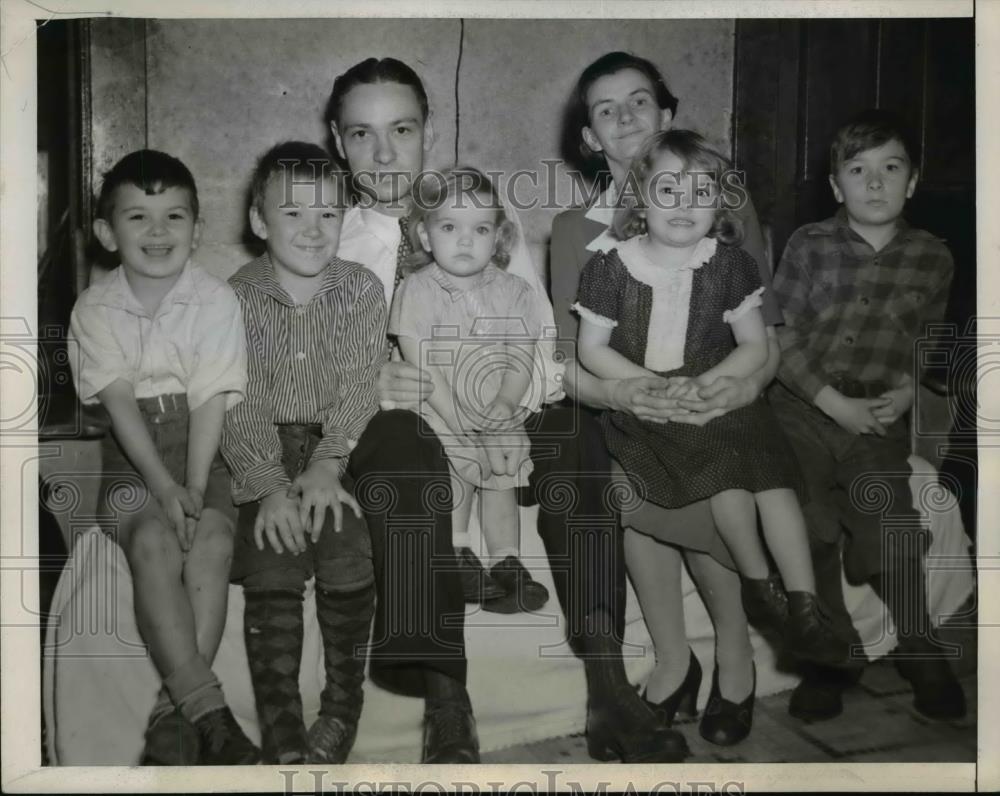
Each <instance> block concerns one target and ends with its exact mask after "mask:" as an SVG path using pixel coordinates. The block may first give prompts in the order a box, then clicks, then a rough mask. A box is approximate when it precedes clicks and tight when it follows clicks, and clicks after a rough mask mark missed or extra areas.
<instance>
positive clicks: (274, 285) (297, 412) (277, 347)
mask: <svg viewBox="0 0 1000 796" xmlns="http://www.w3.org/2000/svg"><path fill="white" fill-rule="evenodd" d="M229 283H230V284H231V285H232V286H233V289H234V290H235V291H236V295H237V297H238V298H239V300H240V304H241V305H242V307H243V323H244V326H245V328H246V335H247V354H248V360H249V368H248V383H247V393H246V400H244V401H243V402H242V403H240V404H238V405H237V406H236V407H235V408H234V409H233V410H231V411H230V412H229V413H228V414H227V415H226V422H225V425H224V427H223V432H222V455H223V457H224V458H225V460H226V463H227V464H228V465H229V469H230V472H231V473H232V475H233V499H234V500H235V501H236V503H247V502H250V501H253V500H260V499H261V498H263V497H265V496H267V495H269V494H271V493H272V492H277V491H278V490H281V489H287V488H288V486H289V485H290V482H289V479H288V476H287V475H286V474H285V470H284V468H283V467H282V466H281V443H280V441H279V439H278V431H277V428H276V424H285V423H294V424H312V423H315V424H318V425H320V426H322V434H323V439H322V440H321V441H320V443H319V445H317V446H316V450H315V451H314V453H313V455H312V460H313V461H316V460H319V459H339V460H340V461H339V465H340V474H341V475H343V473H344V470H345V469H346V467H347V457H348V455H349V454H350V451H351V448H352V447H353V445H354V443H356V442H357V440H358V438H359V437H360V436H361V433H362V431H364V428H365V426H366V425H367V423H368V421H369V420H370V419H371V417H372V416H373V415H374V414H375V412H376V411H377V409H378V399H377V395H376V389H375V387H376V380H377V377H378V371H379V368H381V366H382V364H383V363H384V362H385V359H386V352H387V346H386V332H385V327H386V309H385V299H384V296H383V291H382V284H381V283H380V282H379V280H378V278H377V277H375V276H374V275H373V274H372V273H371V272H370V271H368V270H367V269H365V268H364V267H362V266H360V265H358V264H357V263H352V262H347V261H346V260H341V259H339V258H335V259H334V260H333V262H332V263H330V265H329V266H327V269H326V271H325V272H324V274H323V281H322V284H321V285H320V288H319V290H318V291H317V292H316V295H315V296H313V297H312V299H311V300H310V301H309V303H308V304H301V305H297V304H296V303H295V302H294V301H293V300H292V298H291V297H290V296H289V295H288V293H287V292H286V291H285V289H284V288H283V287H281V285H280V284H279V283H278V280H277V278H276V277H275V275H274V270H273V268H272V266H271V261H270V258H269V257H268V255H266V254H265V255H263V256H262V257H258V258H257V259H256V260H253V261H252V262H249V263H247V264H246V265H244V266H243V267H242V268H241V269H240V270H239V271H237V272H236V273H235V274H234V275H233V276H232V278H231V279H230V280H229Z"/></svg>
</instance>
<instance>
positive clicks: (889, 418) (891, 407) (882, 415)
mask: <svg viewBox="0 0 1000 796" xmlns="http://www.w3.org/2000/svg"><path fill="white" fill-rule="evenodd" d="M879 398H885V399H888V401H889V403H887V404H886V405H885V406H879V407H877V408H875V409H873V410H872V415H874V416H875V419H876V420H878V421H879V422H880V423H881V424H882V425H883V426H891V425H892V424H893V423H895V422H896V421H897V420H899V418H901V417H902V416H903V415H905V414H906V413H907V412H909V411H910V408H911V407H912V406H913V382H912V381H907V382H906V383H905V384H903V385H902V386H900V387H897V388H896V389H894V390H889V391H887V392H884V393H882V394H881V395H880V396H879Z"/></svg>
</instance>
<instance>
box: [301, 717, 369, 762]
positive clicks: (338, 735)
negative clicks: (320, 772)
mask: <svg viewBox="0 0 1000 796" xmlns="http://www.w3.org/2000/svg"><path fill="white" fill-rule="evenodd" d="M357 734H358V725H357V723H356V722H354V723H348V722H346V721H344V720H343V719H341V718H339V717H337V716H322V715H321V716H319V717H318V718H317V719H316V721H315V722H314V723H313V725H312V727H310V728H309V733H308V735H306V748H307V749H308V753H307V758H306V762H308V763H325V764H330V763H333V764H340V763H344V762H346V760H347V756H348V755H349V754H350V753H351V749H352V748H353V747H354V739H355V738H356V737H357Z"/></svg>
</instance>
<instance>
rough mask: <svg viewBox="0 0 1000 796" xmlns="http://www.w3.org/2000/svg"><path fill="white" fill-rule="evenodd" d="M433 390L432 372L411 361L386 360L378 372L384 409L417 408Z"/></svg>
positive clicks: (379, 393)
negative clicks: (412, 363)
mask: <svg viewBox="0 0 1000 796" xmlns="http://www.w3.org/2000/svg"><path fill="white" fill-rule="evenodd" d="M433 390H434V384H433V383H432V381H431V377H430V374H429V373H427V371H424V370H421V369H420V368H418V367H417V366H416V365H411V364H410V363H409V362H386V363H385V364H384V365H383V366H382V369H381V370H379V372H378V400H379V405H380V406H381V407H382V408H383V409H417V408H418V407H419V406H420V403H421V402H422V401H425V400H426V399H427V396H429V395H430V394H431V392H432V391H433Z"/></svg>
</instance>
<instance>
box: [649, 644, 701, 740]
mask: <svg viewBox="0 0 1000 796" xmlns="http://www.w3.org/2000/svg"><path fill="white" fill-rule="evenodd" d="M688 652H689V654H690V656H691V657H690V660H689V661H688V668H687V674H685V675H684V681H683V682H682V683H681V684H680V685H679V686H677V690H676V691H674V693H672V694H671V695H670V696H668V697H667V698H666V699H664V700H663V701H662V702H650V701H649V699H648V698H647V697H646V691H645V690H643V692H642V700H643V701H644V702H645V703H646V704H647V705H649V706H650V707H651V708H652V709H653V710H655V711H656V712H657V713H658V714H659V716H660V718H662V719H663V721H664V723H665V724H666V725H667V726H668V727H669V726H670V725H671V724H673V723H674V716H676V715H677V714H678V713H683V714H684V715H685V716H689V717H691V718H694V717H695V716H697V715H698V690H699V689H700V688H701V664H700V663H698V658H696V657H695V654H694V652H692V651H691V650H688Z"/></svg>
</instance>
